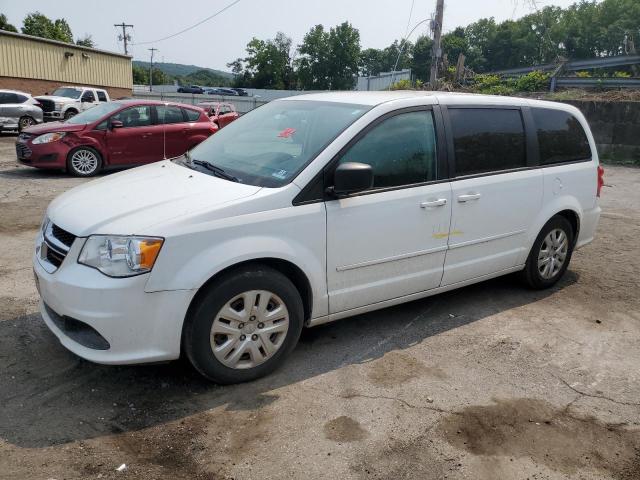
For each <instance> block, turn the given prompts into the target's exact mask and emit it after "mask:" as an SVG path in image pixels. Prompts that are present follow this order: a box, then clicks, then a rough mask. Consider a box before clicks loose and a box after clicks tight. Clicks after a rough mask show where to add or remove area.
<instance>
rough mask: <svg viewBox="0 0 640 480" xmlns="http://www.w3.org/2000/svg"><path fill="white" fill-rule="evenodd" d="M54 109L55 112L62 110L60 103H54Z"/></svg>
mask: <svg viewBox="0 0 640 480" xmlns="http://www.w3.org/2000/svg"><path fill="white" fill-rule="evenodd" d="M54 105H55V108H56V110H62V103H61V102H55V104H54Z"/></svg>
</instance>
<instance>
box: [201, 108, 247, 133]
mask: <svg viewBox="0 0 640 480" xmlns="http://www.w3.org/2000/svg"><path fill="white" fill-rule="evenodd" d="M198 106H199V107H200V108H203V109H204V111H205V112H207V115H209V118H210V119H211V121H212V122H213V123H215V124H216V125H218V126H219V127H220V128H222V127H226V126H227V125H229V124H230V123H231V122H233V121H234V120H237V119H238V118H240V114H239V113H238V112H237V111H236V107H235V105H233V104H232V103H219V102H201V103H199V104H198Z"/></svg>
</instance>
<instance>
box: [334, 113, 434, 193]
mask: <svg viewBox="0 0 640 480" xmlns="http://www.w3.org/2000/svg"><path fill="white" fill-rule="evenodd" d="M435 138H436V137H435V129H434V126H433V115H432V113H431V112H411V113H403V114H400V115H396V116H394V117H391V118H389V119H387V120H385V121H383V122H382V123H381V124H379V125H377V126H376V127H375V128H373V129H372V130H371V131H370V132H368V133H367V134H366V135H365V136H364V137H363V138H362V139H360V140H359V141H358V143H356V144H355V145H354V146H353V147H351V148H350V149H349V151H348V152H347V153H346V154H345V155H344V156H343V157H342V158H341V159H340V163H345V162H359V163H366V164H368V165H371V167H372V168H373V178H374V179H373V186H374V188H383V187H396V186H401V185H411V184H414V183H422V182H427V181H430V180H435V179H436V178H437V176H436V173H437V172H436V140H435Z"/></svg>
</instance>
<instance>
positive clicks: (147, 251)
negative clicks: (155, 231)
mask: <svg viewBox="0 0 640 480" xmlns="http://www.w3.org/2000/svg"><path fill="white" fill-rule="evenodd" d="M160 247H162V240H159V239H155V238H154V239H149V240H142V241H137V242H136V241H132V240H130V241H129V245H128V248H129V255H128V257H127V263H129V262H131V263H129V268H131V269H132V270H151V269H152V268H153V264H154V263H156V258H158V253H160Z"/></svg>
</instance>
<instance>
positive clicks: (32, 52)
mask: <svg viewBox="0 0 640 480" xmlns="http://www.w3.org/2000/svg"><path fill="white" fill-rule="evenodd" d="M65 53H67V54H73V56H69V55H67V56H65ZM0 77H11V78H24V79H37V80H48V81H53V82H56V84H57V85H61V84H66V85H97V86H102V87H114V88H118V89H128V90H129V92H130V91H131V89H132V88H133V78H132V74H131V58H130V57H126V56H124V55H119V54H112V53H109V52H103V51H100V50H95V49H89V48H82V47H77V46H75V45H71V44H65V43H61V42H55V41H50V40H43V39H37V38H34V37H29V36H25V35H19V34H12V33H8V32H4V31H0Z"/></svg>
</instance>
